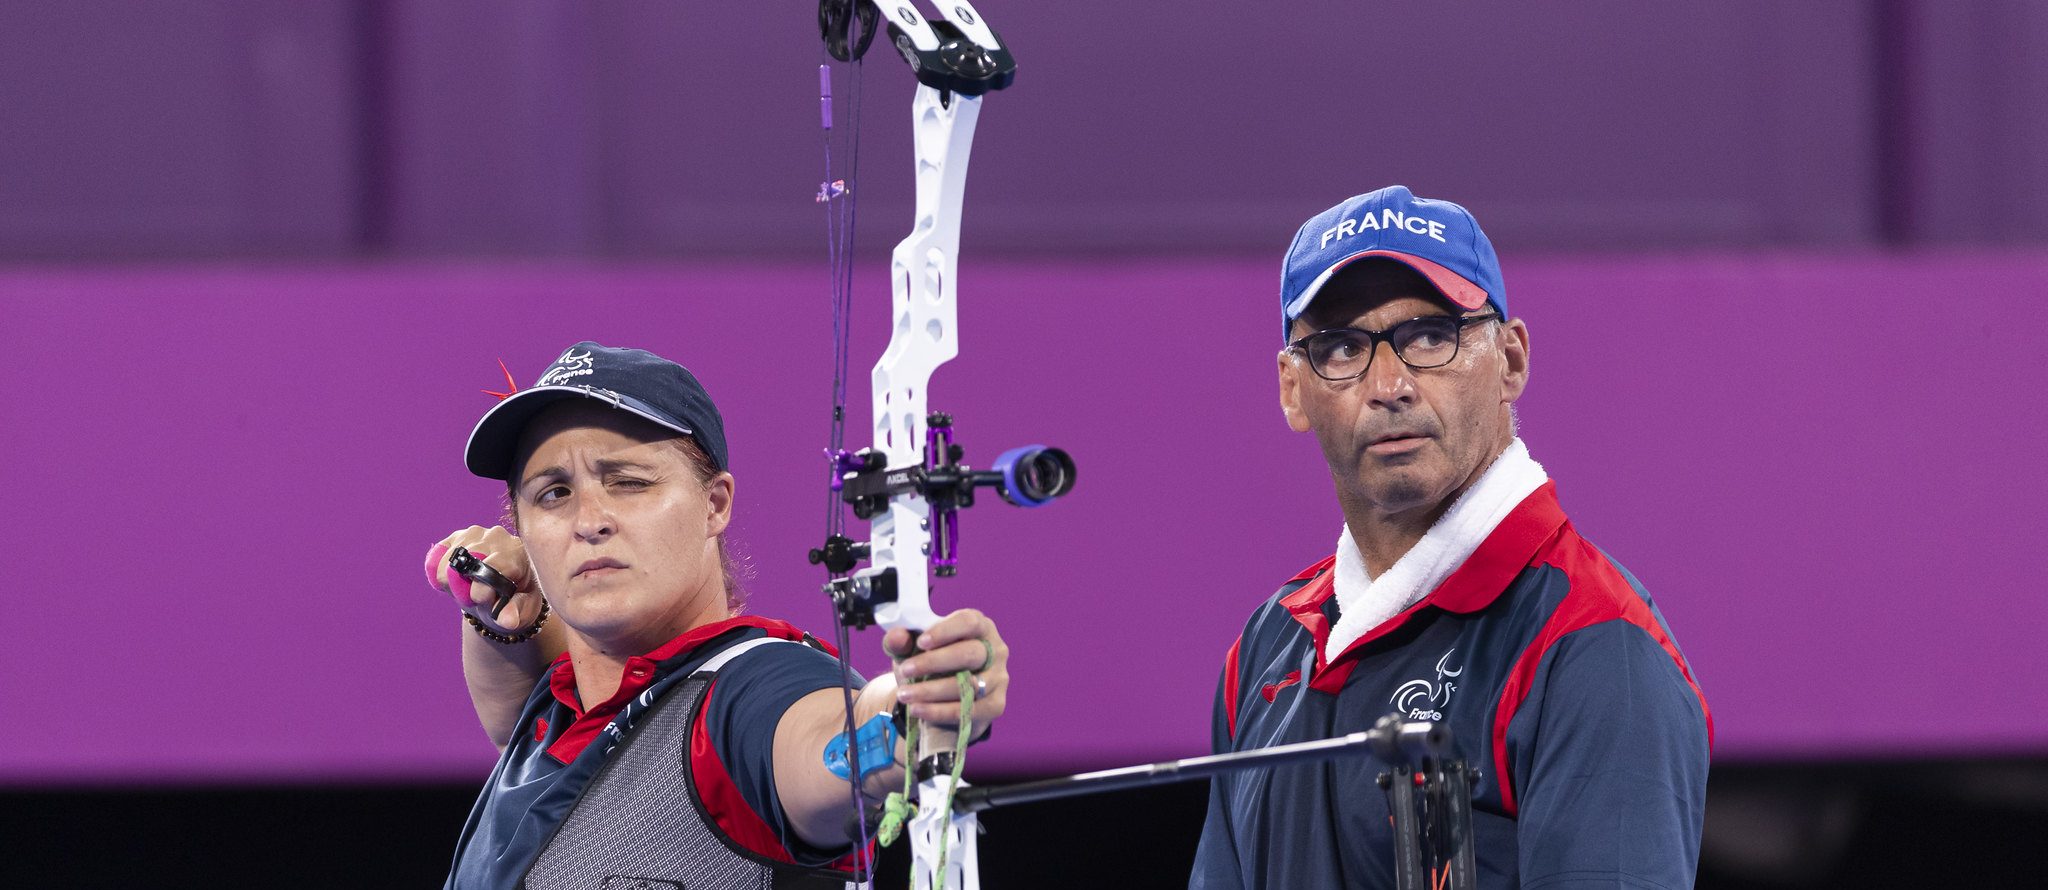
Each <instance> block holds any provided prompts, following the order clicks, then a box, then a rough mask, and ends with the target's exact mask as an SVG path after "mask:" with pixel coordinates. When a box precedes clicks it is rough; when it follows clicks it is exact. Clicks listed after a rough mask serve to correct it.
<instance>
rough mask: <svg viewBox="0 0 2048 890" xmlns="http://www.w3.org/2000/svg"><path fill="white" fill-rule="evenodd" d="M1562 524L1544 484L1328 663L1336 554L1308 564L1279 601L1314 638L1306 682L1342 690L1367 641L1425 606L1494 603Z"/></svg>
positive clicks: (1464, 609) (1552, 490)
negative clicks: (1410, 601) (1426, 590)
mask: <svg viewBox="0 0 2048 890" xmlns="http://www.w3.org/2000/svg"><path fill="white" fill-rule="evenodd" d="M1564 523H1565V516H1564V508H1562V507H1560V506H1558V503H1557V483H1555V482H1545V483H1543V485H1542V487H1540V488H1538V489H1536V490H1535V491H1533V492H1530V493H1529V496H1528V497H1526V498H1523V499H1522V502H1521V503H1520V504H1517V505H1515V509H1513V510H1511V511H1509V512H1508V515H1507V517H1506V518H1504V519H1502V520H1501V521H1500V525H1497V526H1495V527H1494V529H1493V533H1492V534H1489V535H1487V536H1486V540H1484V541H1481V542H1480V543H1479V549H1477V550H1474V551H1473V552H1472V555H1471V556H1469V557H1466V558H1465V562H1464V564H1462V565H1460V566H1458V569H1457V571H1454V572H1452V573H1451V576H1450V577H1449V578H1445V579H1444V582H1443V583H1442V584H1439V585H1437V588H1436V589H1435V590H1433V591H1430V594H1429V595H1428V596H1426V597H1423V598H1422V600H1421V601H1420V602H1418V603H1416V604H1415V605H1413V606H1409V607H1408V609H1407V610H1406V611H1404V612H1402V613H1401V614H1399V615H1395V616H1394V617H1392V618H1389V619H1387V620H1386V621H1385V622H1382V623H1381V624H1380V626H1378V627H1375V628H1373V629H1372V630H1370V631H1367V632H1366V633H1365V635H1364V636H1361V637H1359V638H1358V639H1356V640H1354V641H1352V643H1351V645H1349V646H1346V647H1345V648H1344V651H1343V652H1341V653H1339V654H1338V655H1337V658H1336V660H1335V661H1332V662H1329V663H1328V664H1325V663H1324V660H1323V644H1324V643H1326V642H1327V641H1328V640H1329V638H1330V619H1329V618H1328V617H1327V616H1325V615H1324V613H1323V605H1324V604H1325V603H1326V602H1328V601H1329V599H1330V597H1331V596H1332V595H1334V594H1335V592H1336V588H1335V584H1334V581H1335V578H1336V574H1337V573H1336V572H1333V571H1331V570H1330V569H1331V566H1333V565H1335V563H1336V561H1337V558H1336V557H1335V556H1331V557H1330V558H1328V559H1325V560H1323V561H1322V562H1319V563H1316V564H1315V565H1313V566H1310V567H1309V568H1308V569H1307V570H1306V571H1304V572H1302V573H1301V574H1299V575H1296V576H1295V580H1297V581H1298V580H1301V579H1302V578H1305V577H1306V578H1309V579H1310V580H1309V582H1308V583H1307V584H1305V585H1302V587H1301V589H1300V590H1296V591H1295V592H1293V593H1290V594H1288V595H1287V596H1285V597H1282V598H1281V599H1280V605H1281V606H1283V607H1285V608H1286V609H1287V611H1288V613H1289V614H1291V615H1293V616H1294V620H1295V621H1297V622H1300V624H1301V626H1302V627H1304V628H1307V630H1308V632H1309V634H1310V635H1311V636H1312V637H1314V639H1315V644H1316V666H1315V675H1314V679H1313V680H1312V681H1311V682H1310V683H1309V686H1311V687H1312V688H1315V689H1318V690H1321V691H1323V692H1330V693H1334V692H1337V691H1338V690H1340V689H1342V688H1343V687H1344V680H1345V679H1346V678H1347V677H1349V676H1350V674H1351V666H1352V665H1353V664H1355V663H1357V661H1358V657H1359V655H1360V654H1361V653H1362V652H1363V650H1364V648H1365V645H1366V644H1367V643H1370V642H1372V641H1373V640H1375V639H1378V638H1380V637H1383V636H1386V635H1387V634H1389V633H1392V632H1393V631H1394V630H1395V629H1396V628H1399V627H1400V626H1401V625H1403V624H1406V623H1407V622H1408V620H1409V619H1410V618H1412V617H1414V616H1415V615H1417V614H1419V613H1421V611H1422V610H1424V609H1428V608H1437V609H1443V610H1444V611H1447V612H1458V613H1461V614H1469V613H1472V612H1477V611H1479V610H1481V609H1484V608H1486V607H1487V606H1490V605H1493V601H1494V600H1496V599H1499V598H1500V595H1501V593H1502V592H1504V591H1506V590H1507V587H1508V583H1509V582H1511V581H1513V580H1515V576H1516V575H1519V574H1521V572H1522V570H1523V569H1524V568H1527V567H1528V566H1529V563H1530V562H1531V561H1532V560H1534V559H1535V557H1536V555H1537V554H1538V553H1539V552H1541V550H1542V548H1543V544H1544V543H1545V542H1547V541H1549V540H1550V539H1551V538H1552V537H1553V536H1555V535H1556V534H1557V530H1558V529H1559V528H1561V527H1563V525H1564Z"/></svg>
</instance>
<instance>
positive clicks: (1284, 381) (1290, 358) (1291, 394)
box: [1280, 349, 1308, 433]
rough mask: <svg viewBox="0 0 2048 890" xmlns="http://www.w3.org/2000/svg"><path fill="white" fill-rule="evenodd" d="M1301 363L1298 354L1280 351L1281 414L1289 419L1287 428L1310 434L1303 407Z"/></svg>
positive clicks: (1306, 414) (1306, 415)
mask: <svg viewBox="0 0 2048 890" xmlns="http://www.w3.org/2000/svg"><path fill="white" fill-rule="evenodd" d="M1301 363H1302V360H1301V356H1300V355H1299V354H1298V353H1295V352H1293V351H1291V350H1285V349H1283V350H1281V351H1280V413H1281V415H1282V416H1285V417H1286V418H1287V428H1288V429H1291V430H1293V431H1295V432H1297V433H1305V432H1308V413H1307V412H1305V411H1303V410H1302V406H1301V374H1302V371H1301Z"/></svg>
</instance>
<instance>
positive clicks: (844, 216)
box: [819, 49, 875, 886]
mask: <svg viewBox="0 0 2048 890" xmlns="http://www.w3.org/2000/svg"><path fill="white" fill-rule="evenodd" d="M821 55H822V56H823V62H822V63H821V64H820V66H819V70H820V71H821V72H823V76H824V77H825V78H827V82H828V83H829V82H830V78H831V77H832V75H833V72H832V65H831V55H830V54H829V53H824V52H823V51H822V49H821ZM847 79H848V86H849V88H850V91H851V92H852V94H853V95H852V99H853V114H852V115H851V116H850V120H851V126H850V127H849V128H848V130H849V131H850V132H849V133H848V135H847V136H846V141H847V143H848V145H847V150H846V156H847V160H846V167H847V169H846V175H845V176H844V177H841V180H843V181H844V182H845V183H846V188H845V191H843V192H842V193H840V194H839V195H837V196H830V195H829V191H828V197H827V199H826V201H825V207H826V210H825V239H826V254H827V261H828V262H829V264H830V270H829V272H828V276H829V278H830V285H829V287H830V290H831V297H832V422H831V434H830V437H829V441H830V443H831V444H830V446H829V449H828V450H827V453H826V459H827V461H833V462H834V463H833V464H832V470H831V472H833V473H835V474H836V473H837V472H838V467H837V464H836V459H837V457H836V456H837V455H838V454H840V453H841V452H842V451H843V450H844V449H845V447H846V378H847V364H848V359H849V353H850V352H851V348H850V343H849V341H850V339H851V336H850V335H851V329H850V322H851V318H852V308H853V246H854V225H855V223H856V222H857V220H858V214H857V212H856V201H857V190H856V188H855V185H856V182H857V181H858V179H859V175H860V129H861V127H860V96H861V89H860V86H861V63H860V60H859V59H858V58H856V59H855V60H853V62H852V68H851V69H850V71H849V73H848V76H847ZM832 130H833V127H832V126H831V124H830V121H829V119H828V120H827V121H826V126H825V127H824V148H825V178H824V180H823V184H822V186H821V188H822V189H825V190H829V189H830V188H831V185H832V183H833V182H834V181H836V180H835V179H834V177H833V175H832V173H833V167H832ZM825 500H826V502H825V534H826V535H827V536H828V537H831V536H836V535H843V534H844V533H845V530H846V505H845V504H844V503H843V502H842V501H841V500H840V499H839V493H838V492H837V491H833V490H832V489H831V487H830V486H827V488H826V491H825ZM832 624H833V628H834V636H835V638H836V639H835V642H836V643H837V644H838V646H839V689H840V695H841V701H842V704H843V705H844V708H845V714H846V719H845V723H846V726H845V731H846V756H847V768H848V770H847V772H848V777H849V778H848V779H847V783H846V784H847V788H848V793H849V796H850V797H851V799H852V802H853V822H854V826H855V829H854V830H855V839H856V842H857V844H858V846H856V847H855V848H854V863H855V869H856V873H857V876H858V877H859V878H860V879H862V880H864V881H866V882H867V883H868V884H869V885H870V886H872V885H873V883H874V880H875V869H874V867H875V856H874V851H873V847H872V846H871V845H870V842H869V839H868V821H867V801H866V795H865V794H863V793H862V786H863V785H864V784H865V781H864V780H865V778H866V776H865V774H864V773H863V772H862V771H861V766H860V736H859V728H858V727H857V726H855V725H854V710H853V700H854V693H853V656H852V652H853V650H852V646H851V639H850V638H851V632H850V631H849V630H848V628H847V626H846V623H845V622H844V621H841V620H840V619H839V610H838V609H836V608H835V609H833V612H832Z"/></svg>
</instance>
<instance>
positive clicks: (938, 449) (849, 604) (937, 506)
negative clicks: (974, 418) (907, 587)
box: [810, 413, 1074, 628]
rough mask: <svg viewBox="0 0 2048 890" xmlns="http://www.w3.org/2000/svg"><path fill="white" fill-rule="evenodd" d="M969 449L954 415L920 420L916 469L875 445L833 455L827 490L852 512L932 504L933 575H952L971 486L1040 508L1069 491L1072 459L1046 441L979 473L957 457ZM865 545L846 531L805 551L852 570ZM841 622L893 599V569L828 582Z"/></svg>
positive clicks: (830, 566) (860, 623)
mask: <svg viewBox="0 0 2048 890" xmlns="http://www.w3.org/2000/svg"><path fill="white" fill-rule="evenodd" d="M966 453H967V450H966V449H965V448H962V447H961V446H960V445H958V444H955V443H954V441H953V418H952V416H951V415H948V414H945V413H933V414H930V415H928V416H926V417H925V448H924V454H925V462H924V464H923V465H921V466H909V467H895V468H891V467H889V466H888V457H887V456H886V455H884V454H883V453H882V452H881V451H879V450H876V449H873V448H864V449H861V450H860V451H857V452H850V453H849V452H843V451H842V452H840V453H838V454H835V455H833V456H832V465H833V469H834V478H833V480H832V488H833V490H834V491H837V492H839V499H840V500H842V501H844V502H846V504H847V505H848V506H850V507H852V508H853V515H854V516H855V517H857V518H860V519H872V518H874V517H875V516H877V515H880V514H881V513H883V512H884V511H886V510H888V508H889V499H890V498H892V497H895V496H897V495H901V494H909V493H915V494H917V495H919V496H921V497H923V498H924V499H925V501H926V502H927V503H929V504H930V505H931V516H930V518H929V519H928V520H926V521H927V523H928V524H929V527H928V528H927V530H928V531H930V532H931V544H930V550H929V551H928V552H927V553H926V555H927V556H929V557H930V559H931V567H932V574H934V575H937V576H938V577H941V578H947V577H952V576H953V574H954V573H955V572H956V571H958V557H959V547H960V526H959V511H960V508H962V507H972V506H974V490H975V489H976V488H993V489H995V490H996V493H997V494H999V495H1001V496H1002V498H1003V500H1005V501H1008V502H1010V503H1011V504H1014V505H1016V506H1019V507H1043V506H1045V505H1046V504H1049V503H1052V501H1053V499H1054V498H1057V497H1060V496H1061V495H1064V494H1066V493H1067V492H1070V491H1073V490H1074V459H1073V457H1071V456H1069V455H1068V454H1067V453H1066V452H1065V451H1062V450H1060V449H1058V448H1051V447H1048V446H1045V445H1025V446H1022V447H1018V448H1012V449H1010V450H1008V451H1005V452H1003V453H1002V455H1001V456H999V457H997V458H996V463H995V467H994V468H992V469H987V470H976V469H974V468H972V467H969V466H967V465H966V464H963V463H961V462H960V460H961V458H963V457H965V456H966ZM869 551H870V545H868V544H862V543H858V542H855V541H853V540H852V539H849V538H847V537H846V536H844V535H832V536H830V537H827V538H826V539H825V546H823V547H819V548H817V549H814V550H812V551H811V553H810V560H811V564H812V565H823V566H824V567H825V570H826V571H828V572H831V573H832V574H834V575H839V574H844V573H846V572H849V571H852V570H853V567H854V564H855V563H858V562H859V561H860V560H863V559H866V558H867V557H868V554H869ZM826 590H827V592H829V593H830V594H831V595H832V604H833V608H834V609H835V610H836V611H837V612H838V614H839V619H840V620H841V621H843V622H845V623H846V624H847V626H849V627H853V628H864V627H868V626H871V625H873V624H874V623H875V612H874V610H875V607H876V606H878V605H881V604H883V603H890V602H895V600H896V569H895V568H894V567H887V568H883V569H879V570H870V571H868V572H862V573H860V574H857V575H854V576H851V577H847V578H838V579H835V580H833V581H832V582H831V583H829V584H827V585H826Z"/></svg>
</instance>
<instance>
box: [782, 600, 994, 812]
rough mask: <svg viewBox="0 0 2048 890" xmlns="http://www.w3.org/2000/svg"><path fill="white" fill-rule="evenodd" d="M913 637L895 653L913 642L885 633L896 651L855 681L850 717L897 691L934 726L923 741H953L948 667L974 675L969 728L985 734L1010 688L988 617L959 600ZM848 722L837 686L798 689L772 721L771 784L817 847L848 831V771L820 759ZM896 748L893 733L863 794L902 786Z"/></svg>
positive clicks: (887, 702)
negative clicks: (861, 683)
mask: <svg viewBox="0 0 2048 890" xmlns="http://www.w3.org/2000/svg"><path fill="white" fill-rule="evenodd" d="M915 642H916V644H917V649H918V650H920V651H918V652H917V654H915V655H912V656H909V657H902V656H901V655H900V653H903V652H908V651H911V643H912V635H911V633H910V632H909V631H904V630H892V631H890V632H889V633H888V635H887V636H885V637H883V640H882V645H883V648H885V649H887V650H888V651H889V652H890V654H891V656H892V657H898V658H900V659H901V660H899V661H897V662H896V667H895V670H894V671H892V672H891V673H889V674H885V675H883V676H881V677H877V678H875V679H874V680H873V681H870V682H869V683H868V685H867V686H865V687H863V688H862V689H861V690H860V695H859V696H858V697H857V698H856V699H855V700H854V724H855V726H862V725H865V724H866V722H867V721H868V720H869V719H871V718H873V717H874V716H875V715H877V714H887V713H889V711H890V710H891V709H892V708H894V707H895V705H896V703H897V701H898V700H899V699H900V700H901V701H902V702H903V704H904V707H905V708H906V709H907V710H908V712H909V714H910V716H913V717H916V718H917V719H919V720H921V721H925V724H926V726H927V727H929V728H931V729H933V730H937V731H938V733H937V734H936V735H934V734H931V733H928V734H927V735H926V743H927V744H943V745H947V746H951V745H952V744H953V743H954V741H955V739H956V738H957V737H956V736H954V735H953V734H952V732H953V731H954V730H955V729H957V727H958V724H959V721H960V684H959V682H958V681H957V680H956V679H954V675H955V674H957V673H959V672H960V671H971V672H973V673H974V675H975V678H976V679H977V682H976V684H975V689H974V690H973V695H974V709H973V712H972V713H973V721H974V725H973V727H972V729H973V732H974V735H975V736H976V737H980V736H982V735H984V734H986V733H987V732H988V726H989V723H990V722H991V721H993V720H995V719H996V718H997V717H1000V716H1002V713H1003V706H1004V703H1005V701H1006V697H1007V695H1008V693H1009V688H1010V673H1009V670H1008V668H1007V665H1008V663H1009V657H1010V650H1009V647H1008V646H1005V645H1004V644H1003V638H1002V635H1001V634H1000V633H997V631H996V625H995V622H994V621H992V620H990V619H989V618H988V617H987V616H985V615H983V614H981V613H980V612H979V611H976V610H974V609H962V610H960V611H958V612H954V613H952V614H950V615H947V616H946V617H945V618H944V619H941V620H940V621H939V622H938V623H937V624H934V625H932V626H931V627H930V628H928V629H926V630H925V631H924V632H923V633H922V634H919V635H917V637H916V640H915ZM845 731H846V710H845V696H844V693H843V692H842V690H839V689H820V690H818V691H816V692H813V693H811V694H809V695H806V696H804V697H803V698H800V699H798V700H797V702H796V703H795V704H793V705H791V706H790V708H789V710H787V711H785V712H783V715H782V719H781V720H780V721H779V722H778V723H777V724H776V727H775V793H776V796H778V797H780V798H781V800H782V809H783V815H784V817H785V818H786V819H787V820H788V825H789V827H790V829H791V830H793V831H795V832H796V834H797V836H798V837H800V838H802V839H803V840H804V842H805V843H807V844H810V845H812V846H814V847H820V848H828V849H829V848H834V847H843V846H846V845H847V844H848V843H850V842H851V841H852V840H853V834H854V832H853V826H854V823H853V818H852V814H851V812H850V810H851V807H852V795H851V794H850V793H849V792H848V791H847V787H846V782H847V780H846V779H843V778H840V777H839V776H836V775H834V774H833V773H832V771H831V770H830V769H828V768H826V766H825V746H826V744H827V743H828V742H830V741H831V740H832V739H833V738H834V737H836V736H839V735H841V734H843V733H845ZM903 751H904V745H903V742H902V740H900V739H899V740H898V741H897V745H896V750H895V751H894V752H893V754H892V762H891V763H890V764H889V765H888V766H886V767H885V768H883V769H881V770H878V771H875V772H872V773H869V774H868V776H867V781H866V782H865V783H863V785H862V790H863V792H865V793H866V794H867V795H868V797H869V798H870V799H873V800H880V799H881V798H882V797H883V796H885V795H886V794H888V792H889V791H891V790H896V789H901V788H902V787H903V767H902V766H901V765H900V764H901V762H902V757H903ZM868 768H869V767H868V765H867V764H862V769H864V770H865V769H868Z"/></svg>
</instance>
